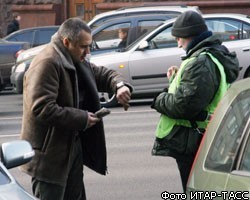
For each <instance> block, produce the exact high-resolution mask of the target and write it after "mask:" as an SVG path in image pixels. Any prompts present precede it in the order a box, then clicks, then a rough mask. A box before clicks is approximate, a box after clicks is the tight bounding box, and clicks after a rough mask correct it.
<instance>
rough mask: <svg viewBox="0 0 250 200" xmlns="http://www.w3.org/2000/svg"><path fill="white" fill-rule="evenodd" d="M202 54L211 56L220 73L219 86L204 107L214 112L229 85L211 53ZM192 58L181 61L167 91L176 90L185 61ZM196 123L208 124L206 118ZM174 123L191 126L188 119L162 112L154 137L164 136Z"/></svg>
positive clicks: (222, 69)
mask: <svg viewBox="0 0 250 200" xmlns="http://www.w3.org/2000/svg"><path fill="white" fill-rule="evenodd" d="M204 54H206V55H208V56H209V57H210V58H211V60H212V61H213V62H214V63H215V64H216V66H217V67H218V69H219V71H220V75H221V79H220V85H219V88H218V90H217V92H216V95H215V96H214V98H213V100H212V102H211V103H210V104H209V105H208V106H207V108H206V109H205V110H206V111H207V112H208V113H210V114H212V113H213V112H214V110H215V108H216V106H217V105H218V103H219V101H220V100H221V98H222V97H223V95H224V94H225V92H226V91H227V89H228V87H229V85H228V84H227V82H226V75H225V72H224V68H223V65H222V64H221V63H220V62H219V61H218V60H217V58H215V57H214V56H213V55H212V54H211V53H208V52H203V53H201V55H204ZM193 59H195V57H191V58H189V59H186V60H184V61H183V62H182V64H181V66H180V69H179V70H178V72H177V74H176V76H175V78H174V80H173V81H172V83H171V84H170V86H169V89H168V92H169V93H172V94H174V93H175V91H176V90H177V88H178V87H179V85H180V81H181V75H182V72H183V71H184V69H185V67H186V66H187V63H188V62H190V61H192V60H193ZM196 123H197V125H198V128H206V127H207V124H208V120H206V121H196ZM175 125H181V126H185V127H192V126H191V123H190V121H189V120H182V119H172V118H170V117H168V116H166V115H163V114H162V115H161V117H160V121H159V123H158V125H157V129H156V137H158V138H164V137H165V136H167V135H168V134H169V133H170V132H171V130H172V129H173V127H174V126H175Z"/></svg>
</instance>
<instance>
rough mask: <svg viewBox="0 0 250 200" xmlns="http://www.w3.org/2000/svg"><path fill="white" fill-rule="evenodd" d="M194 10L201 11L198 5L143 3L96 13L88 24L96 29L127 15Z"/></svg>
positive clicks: (176, 13) (173, 14)
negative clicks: (111, 20)
mask: <svg viewBox="0 0 250 200" xmlns="http://www.w3.org/2000/svg"><path fill="white" fill-rule="evenodd" d="M187 10H193V11H196V12H200V10H199V8H198V7H197V6H186V5H180V6H177V5H176V6H169V5H168V6H164V5H159V4H158V5H152V4H151V5H142V6H133V7H123V8H120V9H117V10H112V11H108V12H103V13H100V14H98V15H96V16H95V17H94V18H93V19H92V20H91V21H89V23H88V25H89V26H90V28H91V29H95V28H97V27H99V26H100V25H102V24H103V23H104V22H106V21H108V20H110V19H115V18H120V17H127V16H139V15H148V16H150V15H156V14H157V15H158V14H160V15H165V14H167V15H172V16H173V17H174V16H175V17H176V16H177V15H179V14H181V13H183V12H185V11H187Z"/></svg>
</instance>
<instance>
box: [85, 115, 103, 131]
mask: <svg viewBox="0 0 250 200" xmlns="http://www.w3.org/2000/svg"><path fill="white" fill-rule="evenodd" d="M99 121H100V119H99V118H98V117H97V116H96V115H95V114H94V113H92V112H88V125H87V126H88V128H90V127H92V126H94V125H95V124H96V123H97V122H99Z"/></svg>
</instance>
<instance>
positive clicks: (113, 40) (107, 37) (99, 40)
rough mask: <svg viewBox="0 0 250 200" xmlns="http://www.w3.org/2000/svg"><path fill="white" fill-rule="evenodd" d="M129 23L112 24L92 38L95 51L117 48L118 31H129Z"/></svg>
mask: <svg viewBox="0 0 250 200" xmlns="http://www.w3.org/2000/svg"><path fill="white" fill-rule="evenodd" d="M129 28H130V23H119V24H113V25H111V26H109V27H107V28H105V29H103V30H101V31H100V32H98V33H97V34H95V35H94V36H93V40H94V41H95V43H96V44H95V45H96V47H95V48H96V49H111V48H117V47H118V45H119V43H120V42H121V39H120V38H119V30H120V29H129Z"/></svg>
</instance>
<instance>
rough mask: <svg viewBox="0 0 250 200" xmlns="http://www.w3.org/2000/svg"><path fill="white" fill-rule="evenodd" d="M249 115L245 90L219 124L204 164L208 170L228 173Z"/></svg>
mask: <svg viewBox="0 0 250 200" xmlns="http://www.w3.org/2000/svg"><path fill="white" fill-rule="evenodd" d="M249 114H250V90H247V91H244V92H242V93H241V94H240V95H238V97H237V98H236V99H235V100H234V101H233V103H232V105H231V106H230V108H229V110H228V111H227V113H226V115H225V116H224V118H223V120H222V122H221V124H220V127H219V129H218V133H217V135H216V137H215V139H214V141H213V143H212V146H211V148H210V151H209V153H208V156H207V159H206V162H205V166H206V167H207V168H208V169H212V170H217V171H222V172H230V170H231V169H232V166H233V163H234V159H235V156H236V154H237V151H238V148H239V146H240V143H241V139H242V133H243V130H244V128H245V126H246V123H247V121H248V119H249Z"/></svg>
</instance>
